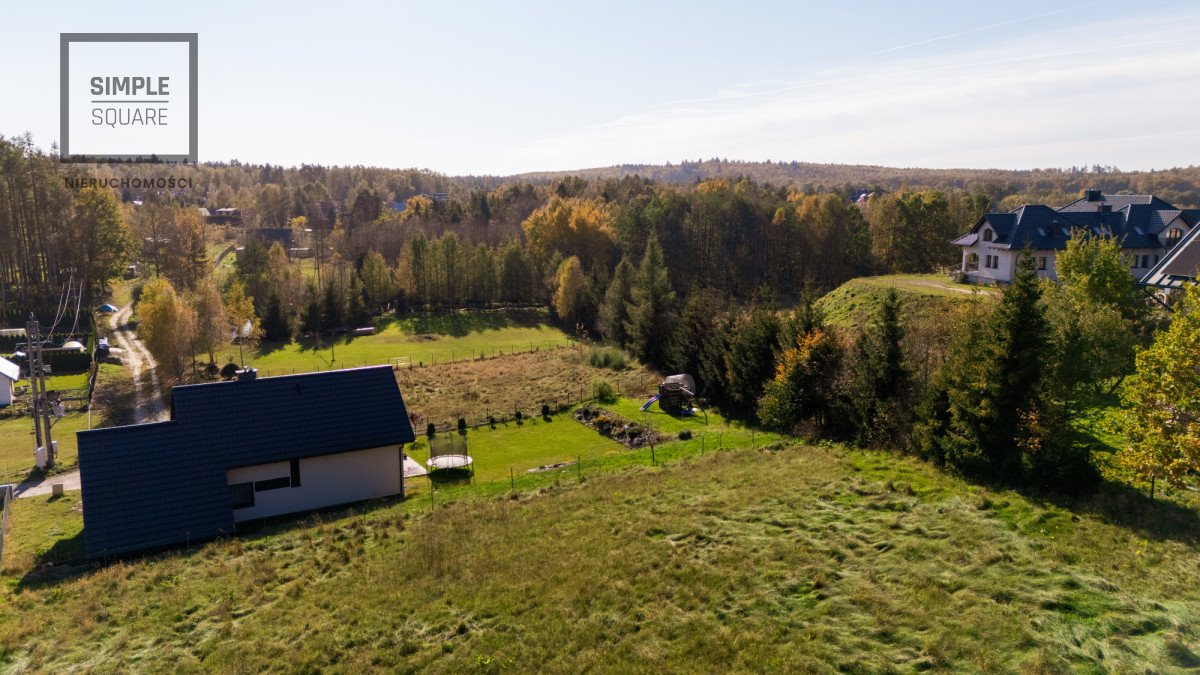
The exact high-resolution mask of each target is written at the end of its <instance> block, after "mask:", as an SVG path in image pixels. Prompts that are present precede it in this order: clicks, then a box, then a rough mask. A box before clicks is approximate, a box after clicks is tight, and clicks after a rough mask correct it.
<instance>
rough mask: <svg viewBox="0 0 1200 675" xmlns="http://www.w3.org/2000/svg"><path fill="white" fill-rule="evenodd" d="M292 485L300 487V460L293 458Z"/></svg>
mask: <svg viewBox="0 0 1200 675" xmlns="http://www.w3.org/2000/svg"><path fill="white" fill-rule="evenodd" d="M292 487H300V460H298V459H293V460H292Z"/></svg>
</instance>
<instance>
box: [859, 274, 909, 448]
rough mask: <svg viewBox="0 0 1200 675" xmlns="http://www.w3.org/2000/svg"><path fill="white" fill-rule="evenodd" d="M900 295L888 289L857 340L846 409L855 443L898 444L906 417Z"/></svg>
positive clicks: (905, 371) (905, 424) (907, 373)
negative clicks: (871, 320) (869, 323)
mask: <svg viewBox="0 0 1200 675" xmlns="http://www.w3.org/2000/svg"><path fill="white" fill-rule="evenodd" d="M903 339H904V327H903V326H901V324H900V296H899V294H898V293H896V289H894V288H893V289H890V290H889V291H888V293H887V295H886V296H884V299H883V304H882V305H880V307H879V314H878V316H877V317H876V319H875V321H874V322H873V323H872V325H871V327H870V328H869V329H868V330H867V331H865V332H864V333H863V334H862V336H860V338H859V340H858V345H857V347H856V349H855V352H856V356H857V358H856V359H855V360H854V363H853V366H852V368H851V399H852V403H853V405H852V406H851V409H850V411H849V412H850V413H851V415H852V417H853V421H854V426H855V436H856V439H857V441H858V443H859V444H862V445H872V446H892V447H897V446H898V445H899V440H900V438H902V437H903V435H904V434H905V431H906V428H907V421H908V419H909V414H908V410H909V406H908V401H907V395H908V393H909V389H910V381H909V372H908V368H907V367H905V364H904V349H903V346H902V345H901V341H902V340H903Z"/></svg>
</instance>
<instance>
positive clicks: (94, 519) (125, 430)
mask: <svg viewBox="0 0 1200 675" xmlns="http://www.w3.org/2000/svg"><path fill="white" fill-rule="evenodd" d="M78 439H79V472H80V482H81V483H82V486H81V487H82V491H83V494H82V496H83V503H84V513H83V526H84V527H83V536H84V545H85V547H86V550H87V555H88V556H89V557H93V558H96V557H102V556H111V555H120V554H125V553H130V552H134V551H140V550H144V549H152V548H160V547H165V546H171V545H176V544H185V543H189V542H194V541H198V540H203V539H210V538H213V537H218V536H222V535H230V534H234V533H235V532H236V526H237V523H239V522H242V521H246V520H252V519H257V518H264V517H267V516H275V515H280V514H285V513H295V512H299V511H308V510H311V509H318V508H324V507H329V506H337V505H339V504H347V503H351V502H357V501H362V500H365V499H373V498H376V497H387V496H392V495H398V494H403V492H404V457H403V446H404V444H405V443H411V442H412V441H413V440H414V436H413V430H412V426H411V425H410V424H409V420H408V412H407V411H406V410H405V407H404V399H403V397H402V396H401V393H400V389H399V388H398V387H397V385H396V378H395V376H394V374H393V373H392V369H391V368H390V367H388V366H381V367H373V368H354V369H349V370H335V371H326V372H319V373H308V374H304V375H290V376H283V377H268V378H258V377H255V376H254V372H253V371H242V372H241V373H239V376H238V378H237V379H235V380H233V381H229V382H215V383H208V384H193V385H184V386H178V387H175V388H173V389H172V390H171V417H170V419H169V420H167V421H164V422H156V423H151V424H141V425H134V426H125V427H113V428H108V429H95V430H91V431H80V432H79V433H78Z"/></svg>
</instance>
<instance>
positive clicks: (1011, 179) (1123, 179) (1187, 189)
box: [463, 159, 1200, 208]
mask: <svg viewBox="0 0 1200 675" xmlns="http://www.w3.org/2000/svg"><path fill="white" fill-rule="evenodd" d="M568 176H578V177H580V178H584V179H587V180H603V179H609V178H621V177H624V176H639V177H641V178H645V179H650V180H655V181H662V182H667V183H677V184H686V183H693V182H696V181H700V180H707V179H710V178H728V179H734V178H740V177H745V178H750V179H752V180H755V181H759V182H767V183H773V184H776V185H781V186H785V185H786V186H791V187H795V188H797V189H801V190H812V191H817V192H826V191H832V192H841V193H844V194H846V195H847V196H851V195H852V194H853V193H856V192H868V191H871V190H886V191H891V190H896V189H899V188H901V187H903V186H909V187H931V188H937V189H941V190H949V189H961V190H982V191H984V192H987V193H988V194H991V195H993V196H996V197H1003V196H1007V195H1011V194H1016V193H1026V194H1031V195H1046V196H1047V198H1048V199H1049V200H1050V201H1055V195H1056V194H1063V195H1070V196H1075V195H1077V194H1078V193H1079V191H1080V190H1085V189H1089V188H1098V189H1101V190H1104V191H1105V192H1108V193H1120V192H1131V193H1136V194H1155V195H1158V196H1160V197H1162V198H1163V199H1166V200H1167V201H1168V202H1171V203H1172V204H1175V205H1176V206H1179V207H1181V208H1195V207H1197V206H1200V166H1189V167H1181V168H1172V169H1164V170H1161V171H1120V170H1119V169H1117V168H1115V167H1101V166H1092V167H1072V168H1067V169H1055V168H1050V169H1020V170H1008V169H922V168H899V167H887V166H871V165H865V164H816V163H812V162H771V161H766V162H743V161H730V160H724V159H708V160H701V161H684V162H680V163H679V164H670V163H668V164H620V165H616V166H607V167H598V168H590V169H578V170H572V171H539V172H532V173H523V174H517V175H515V176H508V177H505V178H496V177H488V178H483V177H479V178H476V177H463V179H467V180H477V181H480V182H482V183H486V184H492V185H494V184H498V183H507V182H512V181H528V182H533V183H539V182H551V181H555V180H558V179H561V178H565V177H568Z"/></svg>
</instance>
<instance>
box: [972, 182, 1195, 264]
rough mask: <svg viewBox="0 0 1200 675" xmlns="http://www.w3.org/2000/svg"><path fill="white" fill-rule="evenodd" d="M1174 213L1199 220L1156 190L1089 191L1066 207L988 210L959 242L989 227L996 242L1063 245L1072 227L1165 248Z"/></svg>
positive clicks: (1042, 246) (1037, 247)
mask: <svg viewBox="0 0 1200 675" xmlns="http://www.w3.org/2000/svg"><path fill="white" fill-rule="evenodd" d="M1176 219H1179V220H1181V221H1182V222H1183V223H1184V224H1186V225H1188V226H1189V227H1191V226H1193V225H1195V224H1196V223H1197V222H1200V218H1197V214H1196V213H1195V212H1193V211H1183V210H1180V209H1177V208H1175V207H1174V206H1171V205H1170V204H1168V203H1167V202H1164V201H1163V200H1161V199H1159V198H1158V197H1154V196H1152V195H1106V194H1101V193H1100V192H1099V191H1097V190H1089V191H1087V193H1086V195H1085V196H1084V197H1081V198H1079V199H1077V200H1075V201H1073V202H1071V203H1070V204H1067V205H1066V206H1064V207H1062V208H1058V209H1055V208H1051V207H1049V206H1044V205H1042V204H1027V205H1025V206H1022V207H1020V208H1018V209H1016V210H1014V211H1011V212H1009V213H989V214H986V215H984V216H983V217H982V218H980V219H979V222H977V223H976V224H975V226H974V227H973V228H971V231H970V232H967V233H966V234H964V235H963V236H961V237H959V238H957V239H955V240H954V243H955V244H957V245H959V246H972V245H974V244H975V243H976V242H977V241H978V240H979V239H980V238H981V233H982V232H983V231H984V230H985V229H991V230H992V233H993V238H992V240H991V242H990V243H991V244H993V245H994V246H996V247H997V248H1007V249H1020V248H1025V247H1026V246H1028V247H1030V248H1032V249H1034V250H1062V249H1065V248H1066V247H1067V240H1069V239H1070V238H1071V234H1072V232H1074V231H1077V230H1082V231H1085V232H1090V233H1092V234H1097V235H1101V234H1106V235H1112V236H1116V237H1120V238H1121V239H1122V241H1123V242H1124V246H1125V248H1149V249H1155V248H1163V247H1164V246H1165V245H1166V242H1165V240H1164V239H1163V238H1161V236H1160V235H1162V234H1163V232H1164V230H1166V229H1167V227H1168V226H1169V225H1171V223H1172V222H1175V221H1176Z"/></svg>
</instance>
